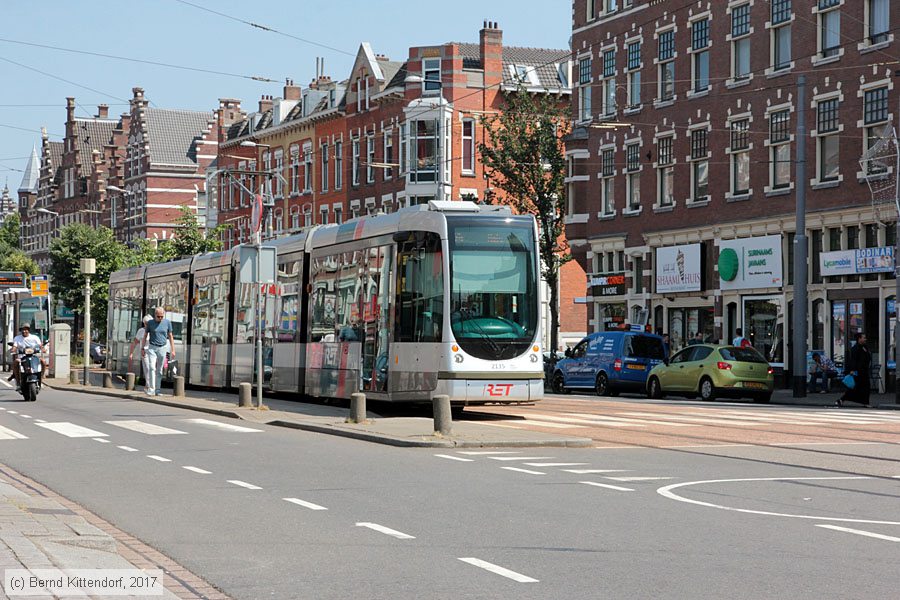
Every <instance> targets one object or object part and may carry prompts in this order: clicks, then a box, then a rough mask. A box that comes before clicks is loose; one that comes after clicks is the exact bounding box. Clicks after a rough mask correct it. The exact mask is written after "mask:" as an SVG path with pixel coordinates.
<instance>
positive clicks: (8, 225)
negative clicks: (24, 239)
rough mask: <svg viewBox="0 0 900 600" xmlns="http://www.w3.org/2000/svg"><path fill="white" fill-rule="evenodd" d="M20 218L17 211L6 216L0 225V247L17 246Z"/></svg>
mask: <svg viewBox="0 0 900 600" xmlns="http://www.w3.org/2000/svg"><path fill="white" fill-rule="evenodd" d="M21 224H22V219H21V217H19V213H17V212H14V213H10V214H9V215H7V216H6V220H5V221H3V225H2V226H0V247H8V248H19V229H20V227H21Z"/></svg>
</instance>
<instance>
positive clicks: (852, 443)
mask: <svg viewBox="0 0 900 600" xmlns="http://www.w3.org/2000/svg"><path fill="white" fill-rule="evenodd" d="M884 443H886V442H772V443H771V444H766V445H767V446H879V445H881V444H884Z"/></svg>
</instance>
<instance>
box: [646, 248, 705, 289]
mask: <svg viewBox="0 0 900 600" xmlns="http://www.w3.org/2000/svg"><path fill="white" fill-rule="evenodd" d="M702 249H703V246H702V244H687V245H685V246H670V247H667V248H657V249H656V293H658V294H665V293H669V292H699V291H700V290H701V289H703V266H702V260H701V258H700V257H701V256H702V254H703V252H702Z"/></svg>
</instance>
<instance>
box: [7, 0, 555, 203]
mask: <svg viewBox="0 0 900 600" xmlns="http://www.w3.org/2000/svg"><path fill="white" fill-rule="evenodd" d="M188 1H189V2H190V3H192V4H196V5H199V6H202V7H205V8H208V9H210V10H214V11H216V12H220V13H224V14H227V15H229V16H232V17H235V18H238V19H242V20H245V21H252V22H255V23H259V24H261V25H266V26H269V27H272V28H275V29H277V30H279V31H282V32H284V33H286V34H290V35H292V36H296V37H298V38H303V39H305V40H309V41H311V42H317V43H320V44H323V45H325V46H329V47H330V48H333V49H329V48H324V47H322V46H318V45H315V44H313V43H306V42H303V41H299V40H297V39H292V38H290V37H286V36H282V35H278V34H274V33H269V32H265V31H261V30H259V29H256V28H253V27H251V26H249V25H246V24H243V23H239V22H237V21H234V20H231V19H229V18H227V17H223V16H219V15H216V14H212V13H210V12H207V11H205V10H201V9H198V8H195V7H192V6H188V5H186V4H183V3H180V2H178V1H176V0H75V1H73V0H32V1H30V2H12V1H9V0H7V1H4V2H2V4H3V6H2V8H0V11H2V21H3V25H4V27H2V29H0V38H4V39H7V40H16V41H19V42H29V43H36V44H45V45H50V46H59V47H63V48H70V49H76V50H83V51H90V52H96V53H101V54H111V55H117V56H124V57H129V58H139V59H144V60H151V61H156V62H163V63H171V64H177V65H183V66H188V67H195V68H200V69H209V70H215V71H224V72H227V73H233V74H237V75H248V76H262V77H268V78H271V79H275V80H276V81H278V82H279V83H260V82H256V81H252V80H249V79H243V78H237V77H230V76H227V75H213V74H205V73H197V72H190V71H181V70H176V69H172V68H165V67H158V66H150V65H143V64H137V63H133V62H124V61H119V60H112V59H108V58H101V57H96V56H87V55H81V54H71V53H68V52H60V51H56V50H50V49H46V48H35V47H29V46H25V45H21V44H18V43H10V42H7V41H0V187H2V185H3V182H4V181H5V180H6V178H7V177H8V178H9V187H10V190H12V191H13V193H15V190H16V189H18V187H19V183H20V181H21V178H22V173H21V169H23V168H24V166H25V163H26V162H27V156H28V155H29V154H30V152H31V147H32V145H33V144H34V145H38V147H39V146H40V133H39V131H40V128H41V126H42V125H44V126H46V127H47V129H48V132H49V133H50V136H51V137H50V139H56V140H58V139H61V136H62V133H63V132H64V130H65V129H64V123H65V116H66V113H65V98H66V96H75V99H76V102H77V103H78V105H79V107H80V108H79V110H78V111H77V114H78V115H80V116H88V113H90V114H91V115H93V114H95V111H96V105H97V104H99V103H104V102H105V103H107V104H110V116H112V115H118V114H119V113H121V112H123V111H125V110H126V109H127V100H128V99H129V98H130V97H131V88H132V87H134V86H140V87H143V88H144V90H145V93H146V96H147V98H148V99H149V100H150V101H151V102H152V103H153V104H154V105H155V106H159V107H165V108H184V109H191V110H212V109H214V108H215V107H216V106H217V99H218V98H220V97H235V98H240V99H241V100H242V101H243V106H244V107H246V108H248V109H251V110H252V109H253V107H255V106H256V104H257V101H258V100H259V96H260V94H271V95H273V96H280V95H281V91H282V89H281V88H282V84H283V82H284V79H285V78H286V77H291V78H293V79H294V81H295V83H296V84H298V85H303V86H305V85H306V84H308V83H309V81H310V80H311V79H312V77H313V75H314V74H315V68H316V57H317V56H321V57H324V58H325V70H326V72H327V74H328V75H330V76H331V77H332V78H334V79H338V80H340V79H344V78H346V77H347V75H348V74H349V70H350V67H351V66H352V60H353V57H354V56H355V53H356V50H357V49H358V47H359V44H360V42H363V41H368V42H370V43H371V44H372V48H373V49H374V50H375V52H377V53H381V54H386V55H388V56H389V57H390V58H391V59H393V60H402V59H404V58H406V56H407V53H408V49H409V47H410V46H419V45H428V44H437V43H442V42H448V41H460V42H477V41H478V30H479V29H480V28H481V25H482V22H483V21H484V20H485V19H487V20H492V21H497V22H498V24H499V26H500V28H501V29H502V30H503V39H504V43H505V44H507V45H514V46H537V47H543V48H567V47H568V40H569V36H570V34H571V13H572V5H571V1H570V0H550V1H538V0H525V1H524V2H523V1H521V0H520V1H515V0H491V1H490V2H484V1H483V0H482V1H476V0H451V1H450V2H431V3H428V2H426V3H422V2H413V1H411V0H378V1H375V2H372V1H368V2H364V1H362V0H359V1H355V0H354V1H351V0H331V1H324V2H323V1H316V2H312V1H309V0H306V1H297V0H294V1H287V0H263V1H262V2H247V1H243V2H241V1H238V0H188ZM2 59H7V60H8V61H14V62H16V63H21V64H22V65H27V66H28V67H30V68H32V69H36V70H39V71H43V72H44V73H46V74H47V75H45V74H40V73H37V72H35V71H33V70H29V69H26V68H23V67H21V66H17V65H14V64H11V63H10V62H6V61H4V60H2ZM48 75H52V76H55V77H58V78H61V79H66V80H68V81H69V82H72V83H66V82H64V81H60V80H59V79H54V78H53V77H50V76H48ZM74 84H78V85H81V86H85V87H87V88H92V89H93V90H95V91H90V90H88V89H84V88H83V87H78V86H77V85H74ZM10 105H26V106H10ZM47 105H50V106H47ZM9 125H12V126H15V127H20V128H23V129H27V130H31V131H20V130H17V129H12V128H9V127H5V126H9ZM11 169H16V170H11Z"/></svg>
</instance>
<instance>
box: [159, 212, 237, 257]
mask: <svg viewBox="0 0 900 600" xmlns="http://www.w3.org/2000/svg"><path fill="white" fill-rule="evenodd" d="M180 210H181V216H180V217H178V218H177V219H176V220H175V226H176V233H175V237H173V238H172V239H170V240H167V241H165V242H162V243H160V252H161V253H162V255H163V256H165V257H166V258H170V259H171V258H181V257H183V256H194V255H195V254H203V253H205V252H218V251H219V250H221V249H222V241H221V239H220V235H219V234H220V232H221V231H222V230H223V229H224V228H225V227H226V226H224V225H219V226H217V227H215V228H213V229H211V230H210V231H206V232H204V231H203V230H202V229H201V228H200V223H199V221H198V220H197V215H196V214H195V213H194V211H193V210H192V209H191V208H189V207H187V206H182V207H181V208H180Z"/></svg>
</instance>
